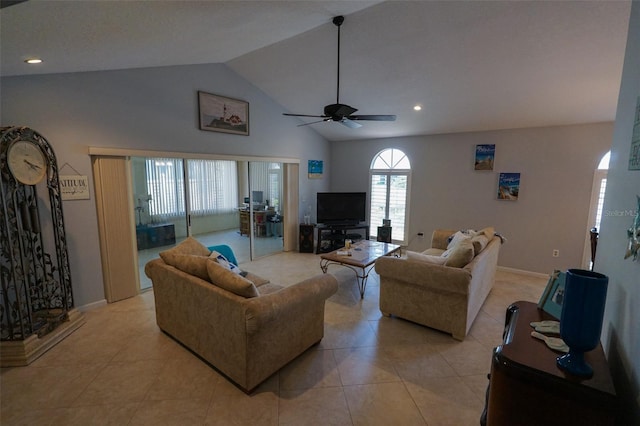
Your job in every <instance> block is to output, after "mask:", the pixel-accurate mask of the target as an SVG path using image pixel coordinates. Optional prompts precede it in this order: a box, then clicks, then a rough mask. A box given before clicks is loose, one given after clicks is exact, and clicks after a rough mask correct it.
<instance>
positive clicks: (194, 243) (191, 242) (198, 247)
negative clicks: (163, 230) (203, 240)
mask: <svg viewBox="0 0 640 426" xmlns="http://www.w3.org/2000/svg"><path fill="white" fill-rule="evenodd" d="M168 253H175V254H193V255H196V256H209V253H211V252H210V251H209V249H208V248H206V247H205V246H203V245H202V244H200V242H199V241H198V240H196V239H195V238H193V237H189V238H187V239H186V240H184V241H183V242H181V243H180V244H178V245H177V246H175V247H173V248H171V249H169V250H165V251H161V252H160V257H161V258H162V260H164V261H165V263H169V262H167V260H166V259H165V258H164V256H165V255H166V254H168Z"/></svg>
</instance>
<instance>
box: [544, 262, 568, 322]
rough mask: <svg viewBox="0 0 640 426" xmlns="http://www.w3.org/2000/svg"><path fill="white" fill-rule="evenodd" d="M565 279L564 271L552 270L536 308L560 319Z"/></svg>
mask: <svg viewBox="0 0 640 426" xmlns="http://www.w3.org/2000/svg"><path fill="white" fill-rule="evenodd" d="M565 280H566V273H565V272H562V271H558V270H555V271H553V274H551V276H550V277H549V281H548V282H547V286H546V287H545V289H544V292H542V296H541V297H540V300H539V301H538V308H540V309H542V310H543V311H545V312H546V313H548V314H549V315H551V316H553V317H555V318H556V319H557V320H560V316H561V314H562V302H563V300H564V286H565Z"/></svg>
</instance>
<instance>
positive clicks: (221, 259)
mask: <svg viewBox="0 0 640 426" xmlns="http://www.w3.org/2000/svg"><path fill="white" fill-rule="evenodd" d="M209 258H211V259H213V260H215V261H216V262H218V263H219V264H220V266H224V267H225V268H227V269H228V270H230V271H231V272H233V273H234V274H239V275H242V276H246V275H247V274H246V273H245V274H242V271H241V270H240V268H238V267H237V266H236V265H234V264H233V263H231V262H229V261H228V260H227V258H226V257H224V256H223V255H222V253H218V252H217V251H215V250H214V251H212V252H211V254H210V255H209Z"/></svg>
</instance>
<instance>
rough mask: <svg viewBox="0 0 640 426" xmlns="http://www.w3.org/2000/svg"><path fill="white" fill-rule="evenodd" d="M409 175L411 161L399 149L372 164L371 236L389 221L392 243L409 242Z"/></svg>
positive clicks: (386, 151) (384, 152)
mask: <svg viewBox="0 0 640 426" xmlns="http://www.w3.org/2000/svg"><path fill="white" fill-rule="evenodd" d="M410 175H411V164H410V162H409V159H408V158H407V156H406V155H405V154H404V152H402V151H401V150H399V149H386V150H384V151H381V152H379V153H378V154H377V155H376V156H375V158H374V159H373V161H372V162H371V169H370V176H371V178H370V182H371V196H370V199H371V208H370V210H369V211H370V215H369V218H370V222H369V225H370V234H371V235H377V233H378V226H381V225H382V220H383V219H390V220H391V228H392V229H391V239H392V240H393V241H394V242H401V243H403V242H405V241H406V237H407V236H406V232H407V229H406V226H405V225H406V221H407V215H408V209H407V205H408V201H409V177H410Z"/></svg>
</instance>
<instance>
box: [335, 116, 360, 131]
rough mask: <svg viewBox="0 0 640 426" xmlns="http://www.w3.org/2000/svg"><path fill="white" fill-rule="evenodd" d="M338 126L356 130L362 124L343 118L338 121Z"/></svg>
mask: <svg viewBox="0 0 640 426" xmlns="http://www.w3.org/2000/svg"><path fill="white" fill-rule="evenodd" d="M339 123H340V124H342V125H344V126H347V127H348V128H350V129H357V128H358V127H362V124H360V123H356V122H355V121H351V120H349V119H348V118H346V117H344V118H343V119H342V120H340V121H339Z"/></svg>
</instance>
